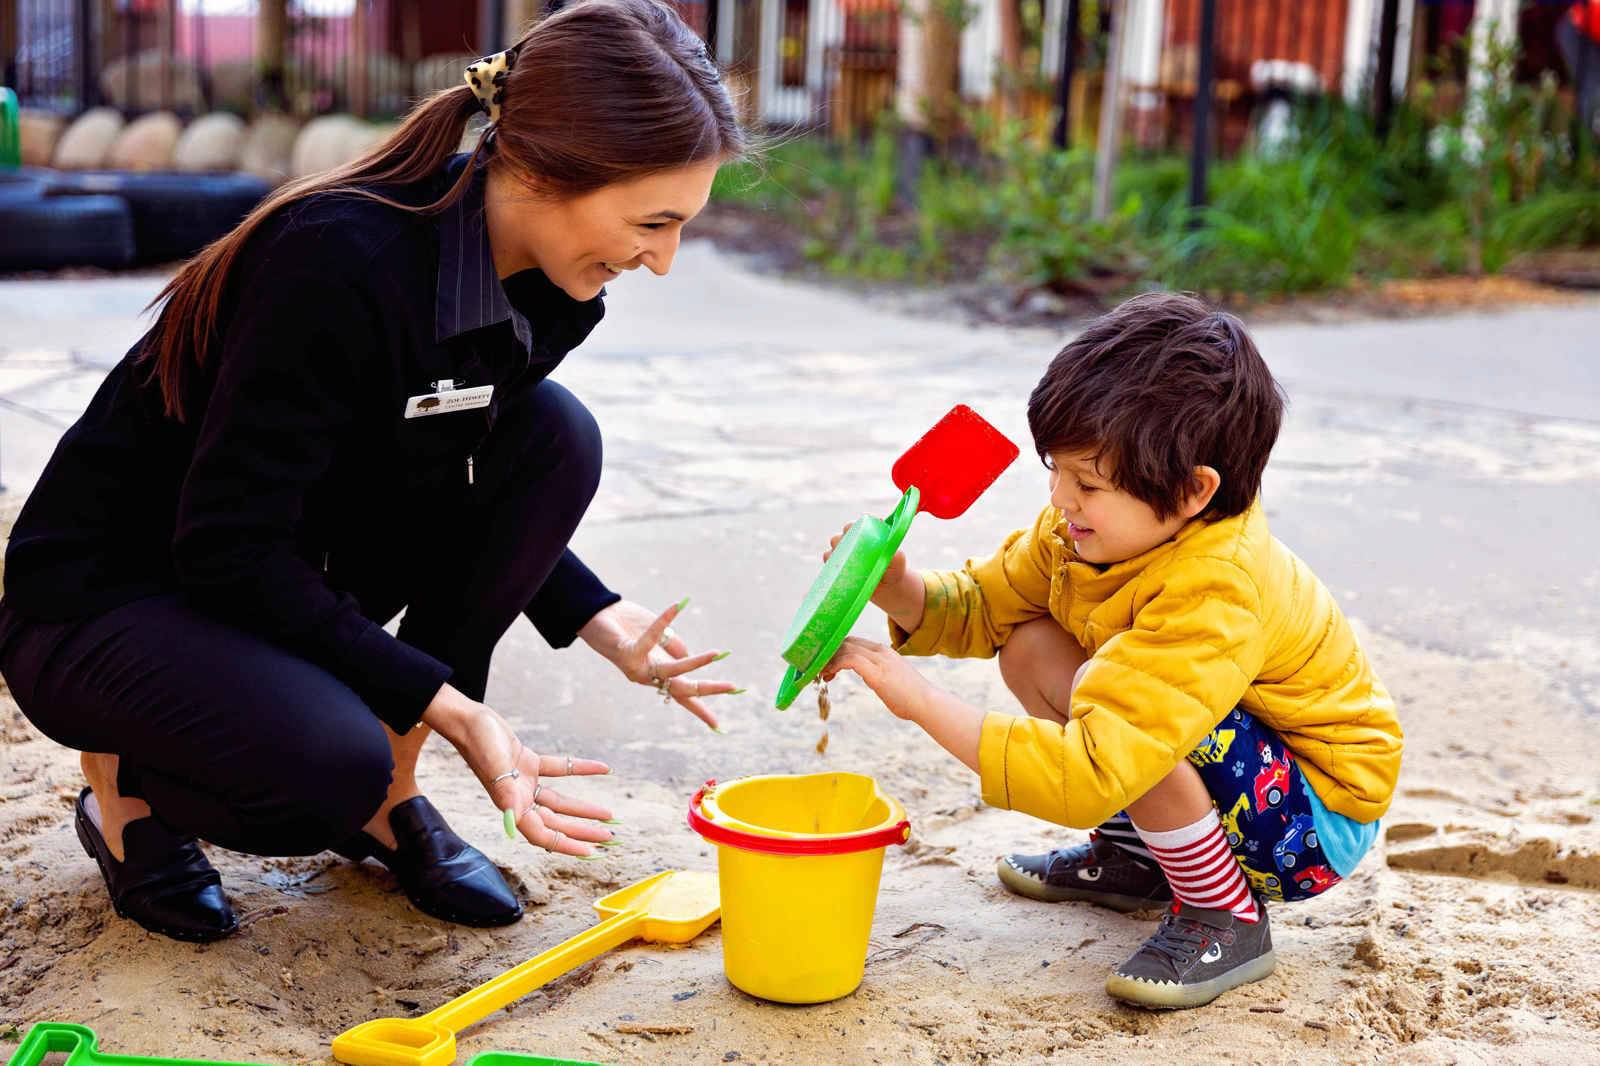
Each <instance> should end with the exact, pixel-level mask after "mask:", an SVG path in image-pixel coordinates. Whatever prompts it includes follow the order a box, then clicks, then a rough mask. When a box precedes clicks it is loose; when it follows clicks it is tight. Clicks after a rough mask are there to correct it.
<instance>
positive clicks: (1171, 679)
mask: <svg viewBox="0 0 1600 1066" xmlns="http://www.w3.org/2000/svg"><path fill="white" fill-rule="evenodd" d="M1282 416H1283V397H1282V394H1281V392H1280V390H1279V388H1278V385H1277V383H1276V382H1275V381H1274V380H1273V378H1272V375H1271V373H1270V372H1269V371H1268V370H1267V367H1266V364H1265V363H1264V362H1263V361H1262V359H1261V356H1260V354H1259V353H1258V352H1257V351H1256V347H1255V345H1254V343H1253V342H1252V341H1251V340H1250V338H1249V336H1248V335H1247V334H1246V333H1245V331H1244V327H1243V325H1242V324H1241V323H1240V322H1239V320H1238V319H1236V318H1234V317H1233V316H1232V315H1228V314H1224V313H1222V312H1218V311H1213V310H1211V309H1210V308H1208V307H1206V306H1205V305H1204V304H1202V303H1201V302H1200V301H1198V300H1195V299H1193V298H1191V297H1187V296H1177V295H1170V294H1160V293H1158V294H1150V295H1145V296H1140V297H1136V298H1134V299H1132V300H1129V301H1128V302H1126V303H1124V304H1123V305H1122V306H1120V307H1118V308H1117V309H1116V310H1114V311H1112V312H1111V313H1109V314H1107V315H1104V316H1102V317H1101V318H1099V319H1097V320H1096V321H1095V322H1093V323H1092V324H1090V326H1089V327H1088V329H1086V330H1085V331H1084V333H1083V334H1082V335H1081V336H1079V337H1077V338H1076V339H1074V340H1073V341H1072V342H1071V343H1070V344H1068V345H1067V346H1066V347H1065V348H1063V349H1062V350H1061V352H1060V354H1058V355H1057V356H1056V357H1055V359H1054V360H1053V361H1052V362H1051V364H1050V367H1049V369H1048V370H1047V371H1046V372H1045V375H1044V378H1043V379H1042V380H1041V381H1040V382H1039V384H1038V386H1037V387H1036V388H1035V389H1034V390H1033V395H1032V396H1031V397H1030V398H1029V400H1028V424H1029V427H1030V429H1031V430H1032V432H1033V441H1034V447H1035V449H1036V450H1037V451H1038V453H1039V456H1040V458H1041V459H1042V460H1043V461H1044V465H1045V467H1046V468H1047V469H1048V470H1049V471H1050V506H1048V507H1046V508H1045V509H1044V511H1043V513H1041V514H1040V516H1039V518H1038V520H1037V521H1036V522H1034V524H1033V526H1032V527H1031V528H1028V529H1023V530H1019V531H1017V532H1015V533H1013V534H1012V535H1011V536H1010V537H1008V538H1007V539H1006V541H1005V543H1004V545H1002V547H1001V548H1000V550H999V552H997V553H996V554H995V555H994V556H993V557H992V558H990V559H988V560H986V561H983V562H969V563H968V564H967V565H966V567H965V568H964V569H962V570H955V571H936V570H930V571H925V572H922V573H918V572H916V571H913V570H908V569H907V567H906V563H905V559H904V557H903V556H897V557H896V558H895V560H894V562H893V564H892V565H891V566H890V568H889V571H888V573H887V574H886V575H885V577H884V579H883V582H882V583H881V584H880V585H879V586H878V588H877V590H876V593H875V594H874V596H873V602H875V603H877V604H878V606H879V607H881V608H882V609H883V610H884V612H885V613H886V614H888V616H889V619H890V633H891V638H892V642H893V646H894V650H891V649H890V648H887V647H884V646H883V645H881V644H875V643H873V642H871V641H865V640H860V639H858V638H851V639H850V640H848V641H847V642H846V644H845V646H844V647H843V648H841V649H840V651H839V653H838V655H837V656H836V657H835V658H834V660H833V661H832V662H831V663H830V664H829V666H828V669H827V671H825V673H824V676H825V677H827V678H832V677H834V676H836V675H837V674H838V673H839V672H840V671H842V670H850V671H854V672H855V673H856V674H858V675H859V676H860V677H861V678H862V680H863V681H865V682H866V683H867V684H868V685H869V686H870V687H871V688H872V689H873V691H874V692H876V693H877V695H878V696H879V698H880V699H882V701H883V702H884V704H885V705H886V706H887V707H888V708H889V710H890V711H891V712H893V713H894V714H895V715H896V716H898V717H901V718H906V719H910V720H911V721H914V722H916V723H917V724H918V725H920V726H922V728H923V729H925V730H927V732H928V733H929V734H930V735H931V736H932V737H933V738H934V739H935V740H937V741H938V742H939V743H940V744H942V745H943V746H944V747H945V748H946V749H948V750H949V751H950V752H951V753H952V754H954V755H955V756H956V757H957V758H959V759H961V761H962V762H964V763H966V764H967V766H969V767H970V768H972V769H973V770H975V771H977V773H978V774H979V775H980V777H981V779H982V790H983V798H984V800H985V801H986V802H988V803H990V804H992V805H994V806H997V807H1007V808H1011V809H1013V810H1019V811H1024V812H1026V813H1028V814H1032V815H1035V816H1036V817H1040V818H1046V819H1049V820H1050V821H1053V822H1058V823H1060V824H1062V825H1068V826H1073V827H1075V828H1085V829H1086V828H1089V827H1091V826H1098V829H1096V830H1095V832H1094V833H1093V834H1091V836H1090V839H1089V842H1088V843H1086V844H1082V845H1079V846H1077V847H1073V848H1066V849H1062V850H1057V851H1052V852H1050V853H1049V854H1046V855H1011V856H1008V857H1006V858H1005V859H1002V860H1001V861H1000V864H999V874H1000V878H1001V880H1002V881H1003V882H1005V884H1006V886H1007V887H1008V888H1010V889H1011V890H1012V891H1014V892H1018V893H1020V894H1022V895H1025V896H1030V897H1032V898H1034V899H1042V900H1050V901H1056V900H1088V901H1090V902H1096V903H1101V904H1103V905H1105V906H1109V907H1114V908H1117V909H1119V910H1124V911H1131V910H1137V909H1139V908H1142V907H1153V906H1164V905H1166V904H1168V903H1170V904H1171V910H1170V912H1169V913H1168V914H1166V915H1164V916H1163V917H1162V919H1161V924H1160V926H1159V927H1158V928H1157V929H1156V931H1155V934H1154V935H1153V936H1151V937H1150V939H1149V940H1147V941H1146V942H1145V943H1144V945H1143V947H1141V948H1140V949H1139V950H1138V951H1137V952H1135V953H1134V955H1133V956H1132V957H1131V958H1130V959H1128V961H1127V962H1125V963H1123V964H1122V965H1121V966H1119V967H1118V968H1117V969H1116V970H1115V971H1114V972H1113V973H1112V974H1111V976H1110V977H1109V978H1108V980H1107V982H1106V991H1107V992H1109V993H1110V994H1111V995H1112V996H1115V997H1116V998H1118V999H1120V1000H1124V1001H1126V1002H1129V1003H1134V1004H1137V1005H1140V1006H1145V1007H1156V1008H1174V1007H1197V1006H1200V1005H1202V1004H1205V1003H1209V1002H1211V1001H1212V1000H1213V999H1215V998H1216V997H1217V996H1218V995H1220V994H1221V993H1223V992H1225V991H1227V990H1228V989H1230V988H1235V987H1237V986H1239V985H1241V984H1245V983H1246V982H1249V981H1257V980H1260V979H1261V978H1263V977H1265V976H1267V975H1268V974H1269V973H1271V972H1272V968H1273V956H1272V938H1271V935H1270V933H1269V931H1268V926H1267V911H1266V906H1265V900H1268V899H1271V900H1274V901H1288V900H1299V899H1306V898H1309V897H1311V896H1315V895H1317V894H1319V893H1321V892H1324V891H1326V890H1327V889H1328V888H1329V887H1331V886H1332V885H1334V884H1337V883H1338V882H1339V879H1340V878H1341V877H1345V876H1348V875H1349V874H1350V872H1351V871H1352V870H1353V869H1354V868H1355V866H1356V864H1357V862H1358V861H1359V860H1360V859H1361V857H1362V855H1363V854H1364V853H1365V852H1366V850H1367V849H1368V847H1370V845H1371V844H1372V841H1373V839H1374V838H1375V837H1376V836H1377V832H1378V818H1379V817H1380V816H1381V815H1383V813H1384V812H1385V811H1386V810H1387V809H1388V806H1389V801H1390V798H1391V797H1392V796H1393V794H1394V788H1395V779H1396V777H1397V776H1398V774H1399V770H1400V748H1401V734H1400V726H1399V722H1398V721H1397V719H1396V716H1395V708H1394V703H1393V701H1392V700H1391V699H1390V697H1389V694H1388V692H1386V691H1385V690H1384V687H1383V685H1382V684H1381V683H1380V682H1379V681H1378V679H1377V677H1376V676H1374V675H1373V672H1372V668H1371V666H1370V665H1369V664H1368V662H1367V659H1366V656H1365V655H1363V654H1362V651H1361V648H1360V647H1359V646H1358V645H1357V644H1356V640H1355V636H1354V634H1353V633H1352V632H1351V629H1350V625H1349V623H1348V622H1347V621H1346V620H1345V617H1344V615H1343V614H1342V613H1341V612H1340V610H1339V608H1338V606H1337V605H1335V603H1334V602H1333V598H1332V597H1331V596H1330V595H1329V593H1328V590H1327V589H1326V588H1325V587H1324V586H1323V585H1322V583H1321V582H1320V581H1318V580H1317V578H1316V577H1315V575H1313V574H1312V573H1311V571H1310V570H1309V569H1307V567H1306V565H1305V564H1304V563H1302V562H1301V561H1300V560H1299V559H1297V558H1295V556H1294V555H1293V554H1291V553H1290V551H1289V550H1288V549H1287V548H1285V547H1284V546H1283V545H1282V544H1280V543H1279V542H1278V541H1276V540H1275V539H1273V537H1272V536H1271V534H1270V533H1268V531H1267V520H1266V516H1265V514H1264V512H1263V509H1262V506H1261V503H1260V501H1259V500H1258V498H1257V497H1258V495H1259V492H1260V488H1261V472H1262V470H1263V468H1264V467H1265V466H1266V464H1267V456H1268V454H1269V453H1270V452H1271V451H1272V445H1273V443H1274V441H1275V440H1276V439H1277V436H1278V427H1279V424H1280V422H1281V421H1282ZM835 543H836V544H837V540H835ZM895 651H898V652H899V654H898V655H897V654H895ZM995 654H998V655H999V657H1000V673H1001V676H1002V677H1003V678H1004V679H1005V681H1006V684H1007V686H1008V687H1009V688H1010V689H1011V691H1012V692H1013V693H1015V694H1016V696H1017V699H1018V700H1019V701H1021V703H1022V706H1023V708H1024V709H1025V710H1026V711H1027V712H1028V716H1019V715H1010V714H1000V713H987V714H986V713H984V712H983V711H980V710H979V709H977V708H975V707H971V706H969V705H967V704H965V703H962V702H961V701H960V700H958V699H956V698H955V697H953V696H951V695H949V694H948V693H945V692H942V691H940V690H939V689H937V688H935V687H934V686H932V685H931V684H929V683H928V681H927V680H925V679H924V678H923V677H922V675H921V674H919V673H918V672H917V671H916V670H915V669H913V668H912V666H911V665H910V664H909V663H908V662H906V661H905V660H904V659H902V658H901V657H900V656H901V655H948V656H963V657H972V656H985V657H986V656H992V655H995Z"/></svg>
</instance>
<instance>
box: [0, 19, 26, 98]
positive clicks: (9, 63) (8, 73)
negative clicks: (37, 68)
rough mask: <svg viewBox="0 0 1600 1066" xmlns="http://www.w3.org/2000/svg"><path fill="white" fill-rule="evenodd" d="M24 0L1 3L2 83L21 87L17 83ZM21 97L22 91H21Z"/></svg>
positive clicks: (0, 59) (0, 49) (0, 44)
mask: <svg viewBox="0 0 1600 1066" xmlns="http://www.w3.org/2000/svg"><path fill="white" fill-rule="evenodd" d="M21 8H22V0H15V2H14V3H0V85H9V86H11V87H12V88H13V89H19V90H20V89H21V86H19V85H18V84H17V52H18V50H19V47H20V46H19V36H18V35H19V33H20V32H21V25H22V17H21V15H22V12H21ZM17 95H18V96H19V97H20V96H21V95H22V93H21V92H20V91H19V92H18V93H17Z"/></svg>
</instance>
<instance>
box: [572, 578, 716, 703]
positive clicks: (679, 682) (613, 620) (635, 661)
mask: <svg viewBox="0 0 1600 1066" xmlns="http://www.w3.org/2000/svg"><path fill="white" fill-rule="evenodd" d="M688 602H689V601H688V600H687V599H685V600H684V601H683V602H682V603H676V604H674V605H672V606H671V607H668V608H667V609H666V610H665V611H662V612H661V613H660V614H652V613H651V612H650V611H649V610H648V609H646V608H644V607H641V606H640V605H639V604H637V603H632V602H630V601H628V600H622V601H621V602H619V603H613V604H612V605H611V606H610V607H607V608H605V609H604V610H602V611H601V612H600V613H599V614H597V615H595V616H594V617H593V618H591V619H589V621H588V622H587V623H586V624H585V625H584V627H583V628H582V629H580V630H578V636H580V637H582V638H583V640H584V643H586V644H588V645H589V647H591V648H593V649H594V650H595V651H597V652H599V653H600V654H601V655H603V656H605V658H607V659H609V660H610V661H611V662H612V663H613V664H615V666H616V668H617V669H618V670H621V671H622V675H623V676H624V677H626V678H627V679H628V680H629V681H632V682H634V683H635V684H638V685H649V686H650V687H651V688H653V689H655V690H656V691H658V692H662V693H663V694H664V695H665V696H666V697H668V698H670V699H672V700H673V701H674V702H676V703H677V704H678V705H679V706H681V707H683V708H684V709H685V710H687V711H688V712H689V713H690V714H692V715H694V716H695V717H696V718H698V719H700V720H701V721H702V722H704V723H705V724H706V725H708V726H710V727H711V728H712V729H716V728H717V718H716V715H714V714H712V713H711V711H710V709H709V708H707V707H706V705H705V704H704V703H703V702H702V700H703V698H704V697H706V696H722V695H738V694H739V693H741V692H743V691H744V689H742V688H739V687H738V686H737V685H734V684H731V683H730V682H726V681H696V680H691V679H689V678H687V677H685V676H684V675H686V674H690V673H693V672H694V671H696V670H698V669H700V668H701V667H703V666H709V665H710V664H711V663H714V662H716V661H718V660H719V659H726V658H727V657H728V654H729V653H728V652H725V651H703V652H700V653H699V654H697V655H691V654H689V646H688V645H687V644H685V643H684V642H683V638H682V637H680V636H678V635H677V634H676V633H674V632H672V631H671V630H670V629H669V628H668V627H669V626H671V625H672V622H673V620H674V619H675V618H677V617H678V613H679V612H680V611H682V610H683V608H684V605H685V604H687V603H688Z"/></svg>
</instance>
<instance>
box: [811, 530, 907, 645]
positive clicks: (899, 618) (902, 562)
mask: <svg viewBox="0 0 1600 1066" xmlns="http://www.w3.org/2000/svg"><path fill="white" fill-rule="evenodd" d="M851 524H852V525H853V524H854V523H851ZM848 532H850V526H845V527H844V529H842V530H841V531H840V532H839V533H838V534H837V535H835V536H834V538H833V539H832V540H830V541H828V550H827V551H825V552H823V553H822V561H823V562H827V561H828V560H829V559H830V558H832V557H833V552H834V549H835V548H837V547H838V546H839V542H840V541H841V540H843V539H844V535H845V534H846V533H848ZM923 595H924V594H923V590H922V574H921V573H920V572H919V571H916V570H912V569H911V568H910V566H909V565H908V564H907V563H906V553H905V552H899V551H897V552H895V553H894V558H893V559H890V560H889V568H888V569H887V570H885V571H884V572H883V579H882V580H881V581H879V582H878V587H877V588H875V589H873V590H872V602H873V603H874V604H876V605H877V606H878V609H879V610H881V611H882V612H883V613H884V614H886V615H888V616H889V617H890V618H892V619H894V622H895V624H896V625H898V626H899V627H900V628H901V629H904V630H905V631H906V632H907V633H915V632H916V631H917V628H918V627H919V626H921V625H922V609H923Z"/></svg>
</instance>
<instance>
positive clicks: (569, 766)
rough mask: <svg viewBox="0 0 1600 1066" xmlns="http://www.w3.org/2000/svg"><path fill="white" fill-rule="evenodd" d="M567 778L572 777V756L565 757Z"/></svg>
mask: <svg viewBox="0 0 1600 1066" xmlns="http://www.w3.org/2000/svg"><path fill="white" fill-rule="evenodd" d="M567 776H568V777H571V776H572V756H570V755H568V756H567Z"/></svg>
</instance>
